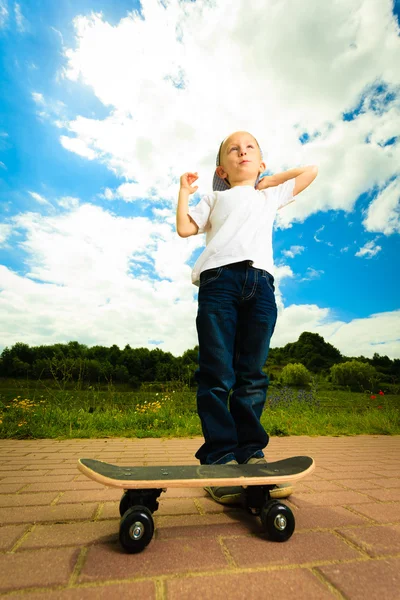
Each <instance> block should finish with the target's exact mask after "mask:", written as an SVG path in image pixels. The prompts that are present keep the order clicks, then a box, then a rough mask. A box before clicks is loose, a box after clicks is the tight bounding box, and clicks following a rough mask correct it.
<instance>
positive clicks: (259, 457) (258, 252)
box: [176, 131, 317, 504]
mask: <svg viewBox="0 0 400 600" xmlns="http://www.w3.org/2000/svg"><path fill="white" fill-rule="evenodd" d="M263 171H265V163H264V162H263V161H262V152H261V149H260V147H259V145H258V142H257V140H256V139H255V138H254V137H253V136H252V135H250V134H249V133H247V132H245V131H238V132H235V133H233V134H231V135H230V136H229V137H228V138H226V139H225V140H224V141H223V142H222V144H221V146H220V149H219V153H218V157H217V168H216V171H215V175H214V181H213V189H214V190H223V191H214V193H213V194H210V195H207V196H203V197H202V199H201V200H200V202H199V203H198V204H197V205H196V206H195V207H193V208H190V209H189V208H188V201H189V195H190V194H193V193H194V192H196V190H197V189H198V187H197V186H193V185H192V184H193V183H194V182H195V181H196V180H197V179H198V176H197V173H185V174H184V175H182V176H181V179H180V183H181V187H180V191H179V198H178V206H177V219H176V226H177V233H178V235H179V236H181V237H189V236H190V235H196V234H197V233H203V232H206V248H205V250H204V251H203V253H202V254H201V256H200V257H199V258H198V260H197V261H196V264H195V266H194V268H193V271H192V283H193V284H194V285H197V286H199V295H198V313H197V318H196V326H197V333H198V338H199V368H198V369H197V371H196V374H195V377H196V381H197V383H198V390H197V408H198V413H199V416H200V420H201V423H202V429H203V435H204V440H205V441H204V444H203V445H202V446H201V448H199V450H198V451H197V453H196V458H198V459H199V460H200V462H201V464H237V463H239V464H244V463H248V464H252V463H259V462H264V463H265V462H266V461H265V458H264V453H263V451H262V450H263V448H265V446H266V445H267V444H268V439H269V438H268V435H267V433H266V432H265V430H264V428H263V426H262V425H261V422H260V419H261V414H262V411H263V408H264V405H265V399H266V394H267V388H268V383H269V379H268V376H267V375H265V373H264V372H263V371H262V368H263V366H264V364H265V362H266V360H267V356H268V351H269V344H270V339H271V336H272V334H273V331H274V328H275V323H276V317H277V309H276V303H275V296H274V290H275V288H274V285H273V284H274V277H273V272H274V265H273V252H272V228H273V223H274V220H275V216H276V212H277V210H278V209H280V208H282V207H283V206H285V205H286V204H288V203H290V202H292V201H293V199H294V196H297V195H298V194H299V193H300V192H301V191H303V190H304V189H305V188H306V187H308V186H309V185H310V183H311V182H312V181H313V180H314V179H315V177H316V176H317V167H315V166H310V167H302V168H299V169H291V170H290V171H286V172H284V173H279V174H277V175H272V176H266V177H263V178H262V179H261V180H260V179H259V176H260V174H261V173H263ZM229 394H231V395H230V397H229ZM228 397H229V405H228ZM206 490H207V491H208V492H209V493H210V495H211V496H212V497H213V498H214V499H215V500H216V501H217V502H221V503H223V504H233V503H235V502H237V501H238V500H239V499H240V493H241V488H240V487H231V488H228V487H210V488H206ZM291 491H292V490H291V488H290V486H286V487H285V488H284V487H283V486H282V487H280V488H278V487H277V488H276V489H275V490H273V491H272V492H271V497H275V498H277V497H280V498H281V497H287V496H288V495H290V493H291Z"/></svg>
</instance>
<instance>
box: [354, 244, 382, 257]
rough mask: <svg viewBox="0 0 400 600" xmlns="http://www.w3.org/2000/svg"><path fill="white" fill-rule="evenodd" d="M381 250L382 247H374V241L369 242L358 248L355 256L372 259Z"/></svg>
mask: <svg viewBox="0 0 400 600" xmlns="http://www.w3.org/2000/svg"><path fill="white" fill-rule="evenodd" d="M381 250H382V246H378V245H376V240H371V241H370V242H367V243H366V244H364V246H362V248H360V249H359V251H358V252H356V254H355V255H356V256H360V257H365V258H372V257H373V256H376V255H377V254H378V252H380V251H381Z"/></svg>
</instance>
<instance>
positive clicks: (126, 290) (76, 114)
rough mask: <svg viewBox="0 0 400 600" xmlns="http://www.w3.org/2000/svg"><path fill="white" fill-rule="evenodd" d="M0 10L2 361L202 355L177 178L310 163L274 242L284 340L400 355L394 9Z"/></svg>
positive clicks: (106, 4)
mask: <svg viewBox="0 0 400 600" xmlns="http://www.w3.org/2000/svg"><path fill="white" fill-rule="evenodd" d="M249 6H250V5H249V3H248V2H247V1H246V0H237V2H235V4H234V5H232V3H231V2H230V1H228V0H222V1H221V0H213V1H211V0H210V1H205V0H204V1H200V0H197V1H195V2H192V1H181V2H178V1H176V0H171V1H167V0H164V1H159V0H144V1H143V2H142V4H140V3H138V2H136V1H128V0H123V1H121V0H113V1H111V0H103V1H96V2H95V1H94V0H93V1H92V0H79V1H78V0H59V1H58V2H57V3H56V2H53V1H52V0H35V1H33V0H32V1H21V2H19V3H17V2H14V1H11V0H0V73H1V75H0V90H1V91H0V323H1V325H0V351H1V350H2V349H3V348H4V347H6V346H8V347H10V346H11V345H13V344H14V343H16V342H25V343H27V344H29V345H41V344H44V345H46V344H52V343H55V342H68V341H70V340H77V341H79V342H80V343H83V344H87V345H89V346H92V345H95V344H101V345H106V346H111V345H112V344H117V345H118V346H119V347H120V348H123V347H124V346H125V345H126V344H130V345H131V347H141V346H143V347H148V348H150V349H152V348H156V347H158V348H161V349H162V350H165V351H169V352H172V353H173V354H174V355H181V354H182V353H183V352H184V351H185V350H186V349H188V348H193V347H194V346H195V345H196V344H197V333H196V327H195V318H196V312H197V293H198V288H197V287H195V286H193V285H192V284H191V280H190V273H191V269H192V267H193V265H194V263H195V261H196V258H197V257H198V256H199V254H200V253H201V252H202V249H203V247H204V243H205V235H199V236H192V237H190V238H187V239H183V238H180V237H179V236H178V235H177V233H176V230H175V213H176V203H177V197H178V191H179V178H180V176H181V174H182V173H184V172H186V171H198V173H199V180H198V182H196V184H198V185H199V190H198V193H197V194H195V195H194V196H192V197H191V199H190V204H191V205H195V204H196V203H197V202H198V201H199V200H200V198H201V195H202V194H207V193H209V192H210V191H211V182H212V174H213V169H214V166H215V156H216V153H217V151H218V148H219V145H220V142H221V140H222V139H224V138H225V137H226V136H227V135H229V134H230V133H232V132H233V131H236V130H242V129H244V130H247V131H249V132H250V133H252V134H253V135H254V136H255V137H256V138H257V140H258V141H259V142H260V145H261V147H262V149H263V152H264V158H265V162H266V164H267V169H268V170H269V172H271V173H274V172H279V171H282V170H286V169H289V168H292V167H295V166H300V165H306V164H317V165H318V167H319V175H318V177H317V179H316V181H315V182H314V183H313V184H312V185H311V186H310V188H309V189H308V190H306V191H304V192H303V193H302V194H301V195H299V196H298V198H297V199H296V201H295V202H294V203H292V204H291V205H289V206H287V207H285V208H284V209H282V211H280V214H279V217H278V219H277V221H276V226H275V231H274V258H275V263H276V265H277V269H276V295H277V303H278V309H279V316H278V322H277V326H276V329H275V333H274V336H273V338H272V343H271V345H272V347H275V346H283V345H284V344H286V343H288V342H293V341H295V340H297V339H298V337H299V335H300V334H301V333H302V332H303V331H312V332H315V333H319V334H320V335H322V336H323V337H324V339H325V340H326V341H328V342H330V343H332V344H333V345H334V346H335V347H337V348H338V349H339V350H340V351H341V352H342V353H343V354H345V355H347V356H359V355H364V356H370V357H372V356H373V354H374V353H375V352H378V353H379V354H383V355H385V354H387V355H388V356H389V357H391V358H395V357H397V358H398V357H400V306H399V296H400V295H399V288H400V286H399V274H398V273H399V267H398V257H399V254H400V253H399V250H400V245H399V233H400V177H399V170H400V167H399V165H400V70H399V68H398V65H399V64H400V31H399V2H396V3H394V4H393V3H392V2H391V1H389V0H338V1H337V2H335V3H334V4H333V5H332V6H331V5H329V6H328V5H324V7H323V9H322V8H321V9H320V8H319V5H318V4H317V3H315V2H314V0H304V1H303V2H301V3H295V4H294V3H293V2H290V1H289V0H279V1H277V0H267V2H266V1H265V0H254V1H252V2H251V10H250V9H249Z"/></svg>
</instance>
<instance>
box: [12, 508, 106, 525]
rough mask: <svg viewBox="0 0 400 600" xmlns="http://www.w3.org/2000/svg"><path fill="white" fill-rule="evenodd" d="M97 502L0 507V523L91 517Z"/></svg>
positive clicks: (78, 519) (77, 519)
mask: <svg viewBox="0 0 400 600" xmlns="http://www.w3.org/2000/svg"><path fill="white" fill-rule="evenodd" d="M96 508H97V504H64V505H63V506H27V507H25V508H0V524H2V523H4V524H11V523H46V522H51V521H53V522H54V521H58V522H59V521H82V520H88V519H91V518H92V516H93V515H94V512H95V510H96Z"/></svg>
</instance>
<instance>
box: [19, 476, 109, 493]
mask: <svg viewBox="0 0 400 600" xmlns="http://www.w3.org/2000/svg"><path fill="white" fill-rule="evenodd" d="M102 489H104V485H102V484H101V483H97V482H96V481H89V480H88V479H86V481H74V480H72V481H69V482H68V481H67V482H57V481H54V482H53V481H51V479H49V481H48V482H47V481H46V482H44V483H30V484H28V485H26V487H24V493H30V492H52V491H53V490H57V491H60V492H67V491H75V490H77V491H78V490H79V491H85V490H102Z"/></svg>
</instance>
